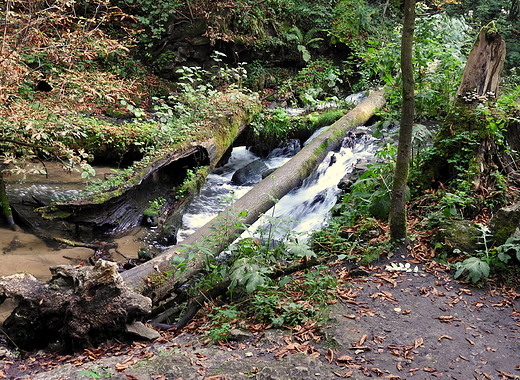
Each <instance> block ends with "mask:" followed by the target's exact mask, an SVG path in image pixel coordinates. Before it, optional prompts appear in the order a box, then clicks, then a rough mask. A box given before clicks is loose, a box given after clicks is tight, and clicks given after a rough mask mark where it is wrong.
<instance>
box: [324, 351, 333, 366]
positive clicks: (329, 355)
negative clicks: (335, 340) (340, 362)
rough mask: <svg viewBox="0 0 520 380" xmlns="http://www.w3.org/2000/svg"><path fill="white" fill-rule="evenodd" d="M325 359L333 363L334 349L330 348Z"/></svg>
mask: <svg viewBox="0 0 520 380" xmlns="http://www.w3.org/2000/svg"><path fill="white" fill-rule="evenodd" d="M325 359H327V360H328V361H329V364H330V363H332V361H333V360H334V351H332V350H331V349H330V348H329V349H328V350H327V353H326V354H325Z"/></svg>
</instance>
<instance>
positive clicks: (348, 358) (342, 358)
mask: <svg viewBox="0 0 520 380" xmlns="http://www.w3.org/2000/svg"><path fill="white" fill-rule="evenodd" d="M352 360H354V358H353V357H352V356H348V355H341V356H340V357H339V358H336V361H337V362H340V363H343V362H350V361H352Z"/></svg>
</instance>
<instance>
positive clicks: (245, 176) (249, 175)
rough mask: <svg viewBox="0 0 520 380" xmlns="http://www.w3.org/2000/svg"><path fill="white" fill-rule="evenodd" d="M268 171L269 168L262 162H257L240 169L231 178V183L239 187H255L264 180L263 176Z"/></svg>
mask: <svg viewBox="0 0 520 380" xmlns="http://www.w3.org/2000/svg"><path fill="white" fill-rule="evenodd" d="M266 170H269V168H268V167H267V165H266V164H265V163H264V162H263V161H262V160H255V161H253V162H250V163H249V164H247V165H246V166H244V167H242V168H240V169H238V170H237V171H236V172H235V174H233V177H231V183H233V184H234V185H237V186H247V185H253V184H255V183H258V182H260V181H261V180H262V174H263V173H264V172H265V171H266Z"/></svg>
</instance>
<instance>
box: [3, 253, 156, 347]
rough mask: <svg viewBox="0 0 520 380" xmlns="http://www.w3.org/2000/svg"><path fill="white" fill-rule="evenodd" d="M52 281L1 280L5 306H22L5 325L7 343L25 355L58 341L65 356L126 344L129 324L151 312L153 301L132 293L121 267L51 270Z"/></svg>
mask: <svg viewBox="0 0 520 380" xmlns="http://www.w3.org/2000/svg"><path fill="white" fill-rule="evenodd" d="M50 270H51V272H52V275H53V277H52V279H51V280H50V281H49V282H47V283H42V282H40V281H38V280H37V279H36V278H35V277H33V276H32V275H31V274H28V273H17V274H14V275H11V276H5V277H1V278H0V302H3V301H5V299H6V298H12V299H14V300H15V301H17V302H18V306H17V307H16V308H15V309H14V311H13V312H12V313H11V315H10V316H9V317H8V318H7V319H6V320H5V322H4V324H3V332H4V333H5V334H6V335H7V337H8V340H9V341H11V342H12V343H13V344H15V345H16V346H17V347H18V348H20V349H23V350H33V349H38V348H44V347H46V346H47V345H48V344H49V343H55V342H56V341H59V343H60V344H61V346H62V347H63V349H64V350H65V351H76V350H81V349H83V348H88V347H95V346H97V345H99V344H100V343H103V342H106V341H107V340H109V339H111V338H119V339H121V338H123V337H124V336H125V334H126V332H127V324H128V323H131V322H133V321H134V320H139V319H142V318H143V317H145V316H147V315H148V314H149V313H150V312H151V307H152V302H151V300H150V298H148V297H144V296H142V295H140V294H137V293H134V292H132V291H131V290H130V289H129V288H128V287H127V286H126V285H125V283H124V282H123V280H122V278H121V276H120V275H119V273H118V268H117V264H115V263H112V262H109V261H104V260H99V261H97V262H96V265H95V266H93V267H91V266H82V267H73V266H68V265H61V266H56V267H52V268H50Z"/></svg>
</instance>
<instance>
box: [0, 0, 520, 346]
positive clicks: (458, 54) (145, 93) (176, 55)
mask: <svg viewBox="0 0 520 380" xmlns="http://www.w3.org/2000/svg"><path fill="white" fill-rule="evenodd" d="M401 3H402V2H401V1H398V0H391V1H376V0H373V1H368V0H323V1H319V2H316V1H307V0H293V1H290V2H287V1H280V0H267V1H261V2H258V1H253V0H243V1H226V0H222V1H211V2H208V1H199V0H196V1H189V2H188V1H182V0H153V1H152V0H111V1H108V0H82V1H80V0H76V1H65V0H55V1H41V0H38V1H15V0H12V1H11V0H8V1H6V2H4V3H2V4H1V5H0V10H1V11H2V13H3V15H4V17H3V39H2V44H1V48H0V49H1V50H0V102H1V104H0V130H1V138H0V147H1V150H0V154H1V157H0V158H1V159H2V160H3V163H4V164H6V165H7V164H9V167H7V168H5V169H4V171H3V173H4V175H6V174H8V173H9V172H22V173H23V172H29V171H39V172H45V166H44V165H42V164H40V165H37V164H35V163H38V162H44V160H49V159H51V158H55V159H58V160H60V162H61V163H62V164H63V166H64V168H65V169H66V170H70V171H73V170H79V171H80V172H81V173H82V174H81V175H82V176H84V177H89V178H90V177H93V176H94V175H95V171H94V170H93V168H92V166H91V164H92V163H93V162H95V161H93V159H98V160H99V159H100V158H104V159H109V160H111V161H112V163H115V164H116V165H120V167H121V169H124V170H121V175H122V178H124V179H125V180H126V179H128V178H127V177H128V175H130V174H131V172H132V169H131V168H132V166H131V165H143V162H144V163H146V160H147V157H152V156H153V155H154V154H156V153H157V152H158V151H160V150H167V149H169V150H172V149H179V148H180V147H182V144H185V143H187V142H189V141H191V140H195V139H197V138H200V137H201V136H202V135H204V134H205V133H210V131H209V128H210V126H211V125H212V124H211V122H212V120H214V119H215V118H217V117H218V116H219V115H221V114H222V113H223V112H225V111H226V107H225V105H226V104H227V103H241V102H244V103H245V99H261V100H262V101H263V102H264V103H265V104H273V105H275V106H277V105H287V104H288V105H299V106H307V107H309V108H310V109H311V110H315V109H316V107H317V106H318V105H319V104H320V103H324V102H328V101H331V100H338V99H339V98H341V97H343V96H344V95H345V94H347V93H351V92H354V91H360V90H365V89H367V88H373V87H377V86H385V88H386V89H387V98H388V106H387V108H386V109H384V110H381V112H380V114H379V115H378V117H379V121H378V122H377V123H376V124H375V125H374V126H373V129H374V130H373V133H374V136H376V137H378V138H379V139H380V141H381V149H380V151H379V153H378V158H379V159H378V162H376V163H373V164H372V165H371V166H370V168H369V170H368V172H367V173H365V174H364V175H363V176H362V177H361V179H360V180H359V181H357V182H356V183H355V184H354V185H353V186H352V188H351V190H350V192H349V193H348V194H345V196H344V198H343V199H342V200H341V202H340V204H338V206H337V209H336V210H335V215H336V216H335V218H334V219H333V221H332V222H331V224H330V226H329V227H328V228H327V229H325V230H323V231H320V232H318V233H316V234H315V236H314V237H313V238H312V239H311V241H310V243H311V247H312V250H311V249H310V248H309V247H307V246H306V245H302V244H301V243H298V240H297V239H296V237H294V236H290V234H287V240H286V241H284V242H282V243H281V244H280V245H278V246H277V247H276V248H272V247H271V245H270V243H271V235H270V232H269V231H267V232H266V233H267V235H268V236H267V238H266V240H267V245H262V244H260V243H259V241H260V240H256V239H251V240H247V241H244V242H242V243H241V244H240V245H238V246H237V247H235V248H234V249H235V250H236V251H237V253H236V254H235V256H234V257H235V260H234V261H229V267H226V268H223V265H219V266H218V267H217V265H216V263H217V262H218V260H217V258H215V257H211V256H208V260H207V262H208V264H207V270H208V272H209V276H208V277H207V280H205V281H201V282H200V284H199V288H198V289H204V288H205V287H206V286H208V284H210V283H214V282H218V281H222V280H224V279H226V278H229V279H231V287H232V288H233V292H234V293H235V295H238V294H241V295H243V296H244V297H245V299H246V301H244V303H243V304H242V305H245V307H244V308H243V310H245V313H247V312H252V311H256V318H257V319H258V320H261V322H263V323H270V324H274V325H280V326H281V325H287V324H298V323H302V322H303V321H304V320H305V319H306V318H317V317H318V315H319V309H320V308H321V307H322V306H324V305H319V303H320V302H324V300H325V301H326V297H324V296H325V295H326V294H323V289H325V288H331V287H332V285H333V283H334V281H335V280H334V278H333V277H332V276H328V275H326V276H316V274H315V272H313V271H309V272H305V273H303V274H301V275H300V276H293V277H287V276H284V277H282V278H281V279H279V280H278V279H274V278H272V276H270V274H272V273H273V272H275V270H276V269H277V267H278V265H280V258H281V257H282V256H284V254H285V252H287V251H289V252H291V259H294V261H295V262H298V261H301V260H302V259H303V258H306V259H316V258H318V257H321V256H326V257H328V256H334V255H339V256H338V257H339V258H340V259H341V260H346V259H349V260H351V261H352V262H355V263H357V264H368V263H370V262H371V260H373V259H375V258H379V257H381V256H382V255H384V254H388V253H390V252H391V251H392V249H393V248H392V247H391V246H390V245H389V243H388V240H387V239H388V236H387V235H386V232H387V225H386V219H387V216H388V208H389V200H390V188H391V182H392V173H393V163H394V161H393V160H394V156H395V132H396V128H395V127H396V126H397V125H398V124H399V123H398V120H399V115H400V107H401V92H400V84H401V79H400V71H399V59H400V58H399V57H400V53H399V46H400V42H399V41H400V33H401V29H400V26H401V16H402V9H401V7H402V4H401ZM519 13H520V8H519V3H518V2H517V1H506V0H500V1H494V2H488V1H485V0H477V1H474V2H471V4H468V3H467V2H466V3H458V2H455V1H426V2H423V3H420V5H419V9H418V17H417V20H416V31H415V41H414V67H415V75H416V78H415V81H416V92H415V97H416V109H415V122H416V123H415V125H414V133H413V153H414V155H413V160H412V163H411V177H410V179H409V191H410V198H409V212H410V216H411V218H410V223H411V225H410V228H411V230H412V231H413V234H414V239H413V240H412V244H413V245H414V252H416V256H415V258H416V259H417V260H418V261H427V260H430V259H432V258H436V259H439V260H442V261H443V262H445V263H450V264H451V265H454V266H457V268H458V271H457V275H462V274H464V275H469V278H470V279H472V280H475V281H478V280H479V279H480V278H481V277H483V276H492V275H495V276H497V275H498V274H499V273H503V272H500V270H503V269H509V270H513V271H514V270H515V266H516V263H517V262H516V261H515V258H516V256H515V255H514V252H515V250H516V252H517V251H518V250H517V248H516V247H517V246H516V245H515V244H514V243H515V242H512V241H508V242H507V243H506V244H508V246H507V247H505V246H504V245H498V246H494V245H493V243H490V242H491V241H492V240H491V239H490V237H489V233H488V232H487V230H486V229H485V226H486V224H487V221H488V219H489V216H490V215H491V214H492V213H493V212H494V211H495V210H497V209H498V208H499V207H501V206H504V205H506V204H509V203H512V202H514V201H516V200H517V188H516V186H517V184H516V183H515V182H514V181H513V179H512V178H509V177H508V176H506V175H505V174H504V173H502V172H500V171H492V174H491V175H492V177H493V178H492V179H493V181H489V182H488V186H486V188H485V189H482V188H481V187H478V186H475V184H474V182H472V178H473V177H472V175H473V173H472V170H473V169H474V168H472V166H471V162H472V159H473V155H474V152H475V150H474V149H473V148H474V147H475V146H477V145H478V144H479V136H478V135H475V134H472V133H470V132H469V131H468V133H464V132H463V133H460V134H454V135H451V136H442V137H438V136H437V135H436V129H435V127H434V126H435V125H438V124H439V123H442V121H443V119H444V118H445V117H446V116H447V115H448V114H450V113H451V112H452V111H453V107H454V104H455V102H454V100H455V99H454V95H455V93H456V90H457V87H458V83H459V80H460V77H461V74H462V70H463V68H464V64H465V60H466V57H467V54H468V52H469V49H470V48H471V45H472V43H473V40H474V38H475V36H476V34H477V33H478V31H479V30H480V28H481V27H482V26H483V25H485V24H487V23H488V22H489V21H493V20H494V21H496V25H497V26H498V29H499V30H500V32H501V34H502V35H503V37H504V39H505V40H506V43H507V48H508V56H507V60H506V67H505V72H504V79H503V85H502V92H501V94H500V97H499V99H498V101H497V102H483V103H481V104H479V105H478V106H477V107H476V109H475V110H474V115H473V117H475V118H476V119H478V120H481V121H484V123H485V125H486V126H487V128H488V130H489V131H490V132H491V133H492V135H493V136H494V137H495V139H496V144H497V146H500V147H503V148H504V149H505V150H506V151H507V152H508V154H509V157H510V158H511V160H512V162H513V163H516V162H517V159H518V157H517V154H516V152H515V151H514V148H513V147H511V146H510V145H509V144H510V143H509V142H508V140H507V138H506V137H507V134H508V131H509V130H512V129H513V128H516V127H517V126H518V123H519V104H518V102H517V99H518V97H519V95H520V83H519V75H520V73H517V71H516V70H517V67H518V66H519V64H520V45H519V44H518V42H517V41H518V36H517V34H518V29H519V26H520V25H519V22H520V20H519ZM313 107H314V108H313ZM328 115H329V116H324V117H330V115H331V114H328ZM334 115H335V116H333V117H337V116H338V114H337V113H336V114H334ZM322 122H323V120H321V121H319V120H318V114H317V113H311V114H310V115H307V116H305V118H303V119H299V120H298V121H294V120H292V119H291V118H289V116H288V115H287V114H286V113H285V111H284V110H283V108H279V107H278V108H274V109H273V110H271V109H265V110H264V111H263V112H262V114H261V115H260V116H259V117H258V119H257V120H255V122H254V125H255V126H256V127H257V128H255V130H256V131H257V132H258V134H261V133H264V134H265V135H263V136H262V137H261V139H262V140H268V139H272V140H273V141H279V140H283V139H285V138H287V136H289V135H290V133H291V132H292V129H294V128H296V127H295V126H297V127H300V126H304V127H306V128H307V127H309V125H316V123H318V124H319V123H322ZM461 140H464V144H465V146H467V149H466V150H462V151H458V152H457V153H456V154H454V155H452V156H450V157H446V160H447V161H448V162H449V163H450V165H451V166H452V167H455V168H456V170H454V171H453V175H452V176H450V177H447V178H445V179H443V181H442V183H436V184H435V186H432V184H431V183H429V182H428V178H425V176H424V168H425V166H424V165H425V163H426V162H428V160H429V159H430V158H431V157H432V156H434V155H436V156H439V155H442V154H443V153H442V152H439V150H442V151H444V152H449V151H450V146H453V145H454V144H458V143H459V142H460V141H461ZM432 142H435V144H433V145H432ZM107 152H110V155H109V154H108V153H107ZM129 167H130V169H129ZM125 176H126V177H125ZM114 178H115V177H113V178H112V179H111V180H112V181H113V182H112V183H108V184H104V185H103V186H114V185H120V182H118V180H117V179H114ZM96 190H99V188H96ZM454 219H468V220H473V221H475V222H478V223H480V226H481V231H482V242H483V243H486V244H483V245H482V246H483V248H482V249H478V250H475V251H473V252H466V253H465V255H466V256H452V252H448V251H446V250H445V249H443V247H441V246H440V245H439V246H433V245H431V244H428V242H429V240H430V236H431V235H432V234H433V232H434V231H435V230H436V229H438V228H439V226H442V225H444V224H446V223H448V222H451V221H453V220H454ZM374 242H377V243H378V244H373V243H374ZM512 252H513V253H512ZM469 256H471V257H469ZM468 257H469V259H471V260H470V261H468V260H469V259H468ZM189 259H190V258H189V257H184V261H183V260H179V263H178V265H179V266H180V267H182V265H184V264H185V263H186V260H189ZM464 259H466V260H464ZM463 260H464V261H463ZM511 263H514V264H513V265H511ZM506 264H508V266H506ZM490 268H491V270H490ZM319 270H322V271H325V270H326V269H325V267H321V268H319ZM509 279H514V276H511V277H509ZM296 283H298V284H299V286H296V285H295V284H296ZM281 289H282V290H283V291H281ZM325 293H326V292H325ZM303 300H305V301H303ZM258 310H262V311H265V315H264V314H263V313H258ZM241 313H242V311H239V310H238V309H237V308H235V307H233V308H230V307H222V308H217V309H215V310H214V312H213V314H212V316H213V320H214V322H215V324H214V328H212V329H211V330H210V335H211V336H212V337H213V338H215V339H221V338H225V333H226V331H229V329H228V326H227V325H226V324H229V321H232V320H236V319H237V318H238V317H242V316H243V315H244V314H241Z"/></svg>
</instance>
